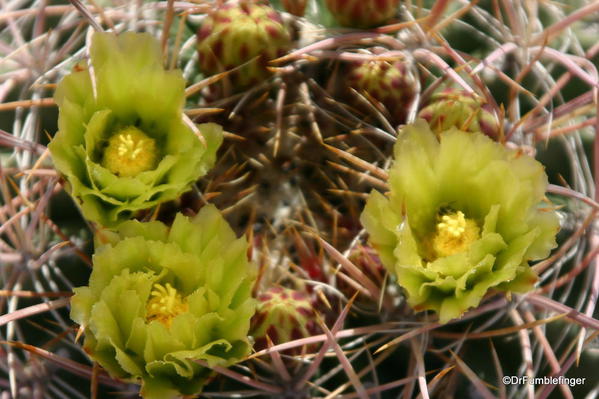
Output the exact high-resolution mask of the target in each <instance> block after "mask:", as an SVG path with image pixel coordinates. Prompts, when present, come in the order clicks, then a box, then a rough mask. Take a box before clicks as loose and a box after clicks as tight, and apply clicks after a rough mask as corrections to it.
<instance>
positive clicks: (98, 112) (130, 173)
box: [49, 32, 222, 226]
mask: <svg viewBox="0 0 599 399" xmlns="http://www.w3.org/2000/svg"><path fill="white" fill-rule="evenodd" d="M90 53H91V67H89V68H87V67H83V68H78V69H77V70H76V71H75V72H73V73H71V74H69V75H67V76H66V77H65V78H64V79H63V80H62V81H61V82H60V83H59V84H58V87H57V88H56V93H55V95H54V98H55V100H56V103H57V104H58V109H59V116H58V133H56V136H55V137H54V138H53V140H52V142H51V143H50V145H49V149H50V152H51V154H52V158H53V161H54V164H55V166H56V168H57V169H58V170H59V171H60V172H61V173H62V175H63V176H64V177H65V179H66V181H67V186H66V187H67V190H68V191H69V192H70V194H71V195H72V196H73V197H74V198H75V199H76V200H77V202H78V203H79V205H80V206H81V210H82V212H83V215H84V216H85V217H86V218H87V219H89V220H91V221H94V222H97V223H100V224H101V225H104V226H116V225H117V224H118V223H120V222H122V221H124V220H126V219H129V218H131V216H132V215H133V214H134V213H135V212H136V211H139V210H143V209H148V208H150V207H152V206H154V205H156V204H158V203H160V202H163V201H169V200H173V199H175V198H177V197H178V196H179V195H180V194H182V193H183V192H184V191H187V190H188V189H189V188H190V186H191V184H192V183H193V182H194V181H195V180H197V179H198V178H199V177H200V176H202V175H204V174H205V173H206V172H207V171H208V169H209V168H210V167H212V165H213V164H214V161H215V157H216V150H217V149H218V147H219V146H220V143H221V142H222V129H221V127H220V126H218V125H215V124H204V125H200V126H199V130H200V132H201V134H202V135H203V140H200V139H199V138H198V137H197V136H196V135H195V133H194V132H193V130H192V128H191V127H190V126H188V125H187V124H186V123H185V121H184V119H183V102H184V99H185V93H184V89H185V81H184V79H183V76H182V74H181V72H180V71H178V70H175V71H165V70H164V69H163V68H162V55H161V52H160V47H159V44H158V42H157V41H156V40H155V39H154V38H153V37H152V36H150V35H149V34H144V33H132V32H128V33H124V34H122V35H120V36H118V37H117V36H116V35H114V34H110V33H95V34H94V36H93V38H92V45H91V49H90ZM202 141H203V142H202Z"/></svg>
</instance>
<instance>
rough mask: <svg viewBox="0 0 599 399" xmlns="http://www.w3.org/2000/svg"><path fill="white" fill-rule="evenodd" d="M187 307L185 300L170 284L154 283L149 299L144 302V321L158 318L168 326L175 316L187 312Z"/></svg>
mask: <svg viewBox="0 0 599 399" xmlns="http://www.w3.org/2000/svg"><path fill="white" fill-rule="evenodd" d="M188 309H189V305H188V304H187V301H186V300H185V299H184V298H182V297H181V294H179V293H178V292H177V290H176V289H174V288H173V286H172V285H170V284H169V283H166V285H162V284H154V287H153V290H152V292H151V293H150V299H149V300H148V302H147V303H146V321H147V322H150V321H152V320H158V321H159V322H161V323H162V324H164V325H165V326H166V327H167V328H168V327H170V326H171V322H172V320H173V319H174V318H175V317H176V316H178V315H180V314H181V313H184V312H187V311H188Z"/></svg>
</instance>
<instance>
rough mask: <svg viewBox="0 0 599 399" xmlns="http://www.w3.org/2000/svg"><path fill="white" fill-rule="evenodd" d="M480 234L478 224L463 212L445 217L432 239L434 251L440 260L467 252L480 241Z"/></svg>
mask: <svg viewBox="0 0 599 399" xmlns="http://www.w3.org/2000/svg"><path fill="white" fill-rule="evenodd" d="M479 232H480V230H479V228H478V225H477V224H476V222H475V221H474V220H472V219H467V218H466V217H465V216H464V213H463V212H461V211H457V212H452V213H449V214H446V215H443V216H441V218H440V221H439V223H437V230H436V232H435V233H434V235H433V238H432V246H433V251H434V252H435V255H436V256H437V257H438V258H440V257H444V256H449V255H453V254H457V253H459V252H462V251H465V250H466V249H468V247H469V246H470V244H472V243H473V242H474V241H476V240H478V238H479Z"/></svg>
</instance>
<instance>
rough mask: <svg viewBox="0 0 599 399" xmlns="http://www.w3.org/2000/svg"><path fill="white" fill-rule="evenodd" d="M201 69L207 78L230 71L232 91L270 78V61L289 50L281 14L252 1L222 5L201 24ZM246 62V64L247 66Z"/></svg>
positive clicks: (199, 35)
mask: <svg viewBox="0 0 599 399" xmlns="http://www.w3.org/2000/svg"><path fill="white" fill-rule="evenodd" d="M197 41H198V54H199V66H200V69H201V71H202V72H203V73H204V74H205V75H207V76H210V75H214V74H217V73H221V72H225V71H230V70H232V69H234V68H236V67H240V66H242V65H243V64H245V65H243V66H242V67H241V68H240V69H238V70H235V71H232V72H231V73H230V74H229V75H227V77H226V78H225V79H227V80H228V81H229V83H230V87H231V89H232V91H233V92H236V91H239V90H242V89H244V88H247V87H248V86H251V85H255V84H257V83H259V82H260V81H261V80H263V79H265V78H266V77H268V76H269V74H270V71H269V70H268V68H267V67H268V63H269V61H271V60H273V59H275V58H278V57H281V56H283V55H284V54H285V52H286V51H287V50H288V49H289V48H290V44H291V38H290V35H289V32H288V31H287V28H286V27H285V25H284V24H283V20H282V19H281V16H280V14H279V13H278V12H277V11H276V10H275V9H273V8H272V7H270V6H268V5H265V4H261V3H259V2H256V1H252V0H240V1H239V2H237V1H232V2H228V3H225V4H223V5H221V6H220V7H218V8H216V9H215V10H213V11H212V12H211V13H210V14H208V15H207V16H206V17H205V19H204V20H203V21H202V25H201V26H200V28H199V29H198V33H197ZM246 63H247V64H246Z"/></svg>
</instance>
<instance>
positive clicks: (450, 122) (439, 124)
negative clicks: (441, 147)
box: [418, 88, 502, 140]
mask: <svg viewBox="0 0 599 399" xmlns="http://www.w3.org/2000/svg"><path fill="white" fill-rule="evenodd" d="M418 116H419V117H420V118H423V119H426V120H427V121H428V123H429V124H430V126H431V128H432V129H433V131H434V132H435V133H437V134H439V133H440V132H443V131H445V130H447V129H449V128H451V127H456V128H458V129H461V130H466V131H469V132H483V133H484V134H486V135H487V136H489V137H491V138H493V139H495V140H498V139H500V135H501V132H502V130H501V124H500V122H499V116H498V115H497V113H496V112H495V109H494V108H493V107H492V106H491V104H488V103H487V102H486V101H485V99H484V98H483V97H481V96H479V95H478V94H476V93H474V92H467V91H465V90H463V89H454V88H448V89H444V90H441V91H439V92H436V93H434V94H433V95H432V96H431V98H430V100H429V101H427V102H426V104H425V105H424V107H423V108H422V109H421V110H420V112H418Z"/></svg>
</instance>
